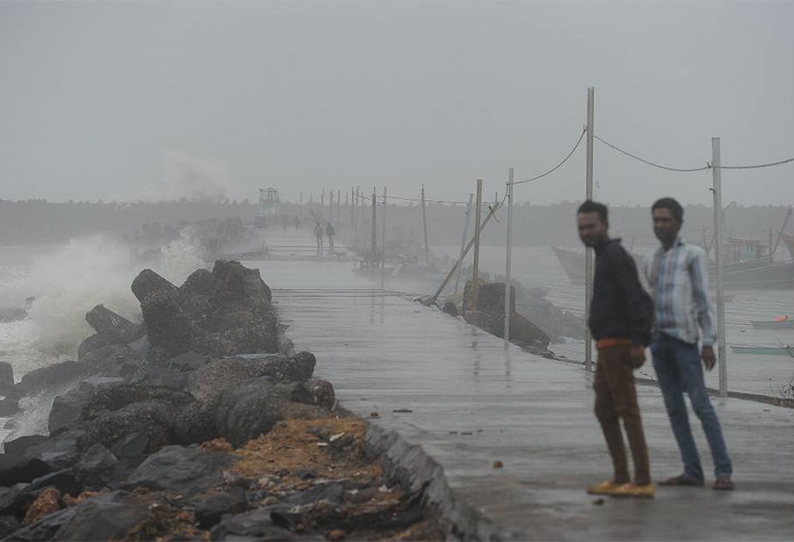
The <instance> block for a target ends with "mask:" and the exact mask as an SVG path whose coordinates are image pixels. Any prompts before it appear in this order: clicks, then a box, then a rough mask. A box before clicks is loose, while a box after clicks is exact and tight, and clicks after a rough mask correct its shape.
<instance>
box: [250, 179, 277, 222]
mask: <svg viewBox="0 0 794 542" xmlns="http://www.w3.org/2000/svg"><path fill="white" fill-rule="evenodd" d="M280 203H281V200H280V199H279V197H278V190H276V189H275V188H273V187H272V186H271V187H268V188H260V189H259V211H258V212H257V214H256V227H258V228H266V227H267V226H268V224H271V225H272V224H274V223H275V222H276V220H277V219H278V217H279V216H280V213H279V204H280Z"/></svg>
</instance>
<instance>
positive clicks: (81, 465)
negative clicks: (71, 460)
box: [74, 444, 119, 490]
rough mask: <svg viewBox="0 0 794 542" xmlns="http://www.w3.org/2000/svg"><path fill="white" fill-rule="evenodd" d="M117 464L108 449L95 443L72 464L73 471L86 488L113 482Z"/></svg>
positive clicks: (105, 485)
mask: <svg viewBox="0 0 794 542" xmlns="http://www.w3.org/2000/svg"><path fill="white" fill-rule="evenodd" d="M118 464H119V461H118V459H117V458H116V456H115V455H114V454H113V453H112V452H111V451H110V450H108V449H107V448H105V447H104V446H102V445H101V444H95V445H93V446H91V447H90V448H89V449H88V450H86V451H85V453H83V455H82V456H81V457H80V461H79V462H78V463H77V464H76V465H75V466H74V472H75V475H76V476H77V478H78V479H79V480H80V482H81V483H82V484H83V485H84V486H85V487H86V489H89V490H97V489H100V488H102V487H107V486H110V485H112V484H113V480H114V479H115V471H116V467H117V465H118Z"/></svg>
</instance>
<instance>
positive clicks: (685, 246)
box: [645, 198, 733, 489]
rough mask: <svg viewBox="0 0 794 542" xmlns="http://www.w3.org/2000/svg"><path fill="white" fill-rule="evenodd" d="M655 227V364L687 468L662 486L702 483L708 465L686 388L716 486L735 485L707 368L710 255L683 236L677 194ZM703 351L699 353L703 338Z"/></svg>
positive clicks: (657, 211)
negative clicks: (658, 244)
mask: <svg viewBox="0 0 794 542" xmlns="http://www.w3.org/2000/svg"><path fill="white" fill-rule="evenodd" d="M651 212H652V214H653V230H654V233H655V234H656V237H657V238H658V239H659V241H660V242H661V244H662V246H661V247H659V248H658V249H657V250H656V252H654V253H653V255H652V256H651V257H650V258H649V259H648V260H646V261H645V277H646V278H647V279H648V284H649V286H650V289H651V295H652V297H653V299H654V303H655V328H654V339H653V342H652V343H651V354H652V356H653V367H654V369H655V371H656V378H657V380H658V381H659V386H660V387H661V389H662V395H663V396H664V404H665V407H666V408H667V415H668V416H669V418H670V424H671V425H672V427H673V435H675V439H676V442H677V443H678V448H679V450H680V451H681V460H682V461H683V463H684V472H683V473H682V474H680V475H678V476H674V477H672V478H669V479H667V480H665V481H663V482H660V483H659V485H677V486H702V485H703V483H704V476H703V468H702V467H701V464H700V455H699V454H698V450H697V446H696V445H695V440H694V438H693V437H692V430H691V428H690V426H689V417H688V415H687V408H686V403H685V402H684V392H686V393H687V394H688V395H689V399H690V401H691V403H692V409H693V410H694V411H695V414H696V415H697V417H698V418H699V419H700V423H701V425H702V426H703V432H704V433H705V434H706V440H707V441H708V443H709V447H710V448H711V456H712V459H713V461H714V470H715V477H716V480H715V482H714V485H713V486H712V487H713V489H733V481H732V480H731V474H732V466H731V460H730V457H728V451H727V449H726V447H725V439H724V438H723V436H722V428H721V427H720V421H719V419H718V418H717V414H716V413H715V412H714V408H713V407H712V406H711V401H710V400H709V396H708V393H707V392H706V385H705V383H704V380H703V369H702V368H701V367H700V360H701V359H702V360H703V365H704V366H705V367H706V370H708V371H710V370H711V369H713V368H714V363H715V357H714V347H713V345H714V342H715V341H716V334H715V330H714V321H713V318H712V313H711V308H710V307H709V300H708V265H707V264H708V260H707V256H706V253H705V251H704V250H703V249H702V248H700V247H699V246H697V245H692V244H690V243H687V242H685V241H684V240H683V239H682V238H681V237H679V235H678V234H679V231H680V230H681V225H682V224H683V222H684V209H683V208H682V207H681V205H680V204H679V203H678V202H677V201H676V200H674V199H672V198H663V199H660V200H658V201H657V202H656V203H654V204H653V207H652V208H651ZM699 339H700V342H701V350H700V353H698V340H699Z"/></svg>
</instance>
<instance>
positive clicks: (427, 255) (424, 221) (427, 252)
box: [422, 184, 430, 263]
mask: <svg viewBox="0 0 794 542" xmlns="http://www.w3.org/2000/svg"><path fill="white" fill-rule="evenodd" d="M422 227H423V228H424V230H425V261H426V262H427V263H430V249H429V248H428V246H427V214H426V213H425V185H424V184H423V185H422Z"/></svg>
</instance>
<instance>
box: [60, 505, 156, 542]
mask: <svg viewBox="0 0 794 542" xmlns="http://www.w3.org/2000/svg"><path fill="white" fill-rule="evenodd" d="M149 517H150V512H149V511H148V510H147V507H146V506H143V505H136V504H126V503H123V502H108V501H106V500H98V499H89V500H87V501H85V502H83V503H81V504H79V505H77V506H76V507H75V509H74V513H73V514H71V515H69V516H68V517H67V518H66V520H65V521H64V522H63V524H62V525H61V526H60V528H59V529H58V531H57V532H56V533H55V536H54V537H53V538H52V540H54V541H59V540H111V539H121V538H123V537H124V535H126V534H127V531H129V530H130V529H132V528H133V527H135V526H136V525H138V524H139V523H141V522H142V521H144V520H146V519H147V518H149Z"/></svg>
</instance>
